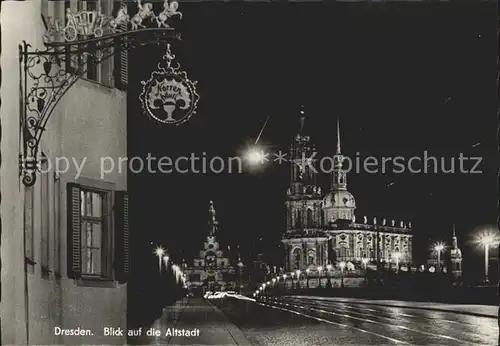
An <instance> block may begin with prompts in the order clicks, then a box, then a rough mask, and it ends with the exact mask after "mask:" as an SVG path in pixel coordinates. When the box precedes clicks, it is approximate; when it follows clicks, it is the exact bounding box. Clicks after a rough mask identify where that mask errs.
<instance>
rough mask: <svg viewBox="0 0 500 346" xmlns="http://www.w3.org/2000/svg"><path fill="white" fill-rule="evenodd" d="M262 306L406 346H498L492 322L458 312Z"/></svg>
mask: <svg viewBox="0 0 500 346" xmlns="http://www.w3.org/2000/svg"><path fill="white" fill-rule="evenodd" d="M264 303H266V306H269V305H270V306H274V307H276V308H282V309H285V310H289V311H294V312H298V313H300V314H302V315H304V316H309V317H310V318H320V319H321V320H322V321H323V320H326V321H329V322H330V324H339V325H349V326H351V327H355V328H358V329H360V330H365V331H367V332H372V333H375V334H377V335H383V336H385V337H389V338H391V339H394V340H398V341H401V342H405V343H408V344H427V345H457V344H460V345H493V344H497V342H498V341H497V340H498V334H497V333H498V328H497V327H496V319H493V318H486V317H476V316H469V315H466V314H461V313H458V312H436V311H433V310H425V309H417V310H416V309H413V310H412V307H411V305H410V306H398V307H389V306H377V307H376V308H373V307H370V308H368V307H365V305H363V304H356V303H355V302H352V303H351V302H347V301H342V302H338V301H331V300H327V299H321V297H318V299H316V298H315V297H281V298H280V299H277V298H268V300H267V301H265V302H264ZM405 310H410V311H405ZM403 311H404V312H403ZM407 312H409V313H407ZM311 316H312V317H311ZM370 325H372V326H373V327H370ZM459 326H460V327H459Z"/></svg>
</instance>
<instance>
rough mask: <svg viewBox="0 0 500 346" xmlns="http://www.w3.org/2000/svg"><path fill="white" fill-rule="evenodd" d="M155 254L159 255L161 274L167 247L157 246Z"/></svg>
mask: <svg viewBox="0 0 500 346" xmlns="http://www.w3.org/2000/svg"><path fill="white" fill-rule="evenodd" d="M154 254H155V255H156V256H157V257H158V266H159V270H160V274H161V261H162V260H163V255H164V254H165V249H164V248H163V247H161V246H159V247H157V248H156V249H155V251H154Z"/></svg>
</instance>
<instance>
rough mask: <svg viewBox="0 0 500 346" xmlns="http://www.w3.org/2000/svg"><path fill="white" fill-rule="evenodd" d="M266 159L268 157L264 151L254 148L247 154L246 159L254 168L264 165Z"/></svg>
mask: <svg viewBox="0 0 500 346" xmlns="http://www.w3.org/2000/svg"><path fill="white" fill-rule="evenodd" d="M266 157H267V155H266V154H265V153H264V150H261V149H259V148H252V149H250V150H249V151H248V152H247V154H246V159H247V161H248V163H249V164H250V165H252V166H256V165H259V164H263V163H264V162H265V161H266Z"/></svg>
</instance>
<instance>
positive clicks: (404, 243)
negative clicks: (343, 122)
mask: <svg viewBox="0 0 500 346" xmlns="http://www.w3.org/2000/svg"><path fill="white" fill-rule="evenodd" d="M301 113H302V118H301V130H300V131H299V133H298V134H297V135H296V137H295V139H294V141H293V143H292V145H291V147H290V172H291V174H290V187H289V188H288V191H287V200H286V202H285V208H286V232H285V234H284V236H283V239H282V242H283V243H284V245H285V270H286V271H293V270H307V269H309V270H314V269H317V268H318V267H322V268H326V266H327V265H329V264H331V265H334V264H339V263H341V262H343V263H344V264H345V265H346V268H347V269H354V268H359V267H362V266H364V267H367V266H373V264H377V265H383V266H386V267H391V266H392V267H394V266H399V265H403V264H409V263H411V261H412V237H413V235H412V231H411V225H410V224H406V223H404V222H403V221H400V222H399V224H397V225H396V221H394V220H392V221H391V223H390V224H387V222H386V220H385V219H382V220H381V221H382V222H380V223H379V222H378V221H377V219H376V218H374V219H373V222H372V220H370V221H369V220H368V219H367V217H363V222H356V215H355V211H356V200H355V198H354V196H353V195H352V194H351V193H350V192H349V191H348V190H347V171H346V170H344V168H343V163H344V161H345V159H346V158H345V156H343V155H342V153H341V142H340V126H339V124H338V122H337V150H336V154H335V155H334V156H333V172H332V174H331V186H330V188H329V190H328V191H326V193H323V191H322V189H321V187H320V186H319V185H318V183H317V182H318V177H317V174H318V173H316V172H319V170H318V169H317V166H315V165H316V163H317V162H316V160H314V159H309V158H311V157H315V155H313V153H314V152H315V148H314V144H313V143H312V142H311V138H310V137H309V136H306V135H304V134H303V133H302V132H303V128H304V121H305V117H304V114H303V111H301ZM312 167H316V169H313V168H312ZM391 264H392V265H391Z"/></svg>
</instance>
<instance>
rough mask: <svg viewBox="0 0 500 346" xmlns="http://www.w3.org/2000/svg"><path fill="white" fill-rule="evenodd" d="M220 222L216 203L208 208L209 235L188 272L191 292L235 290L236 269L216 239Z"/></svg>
mask: <svg viewBox="0 0 500 346" xmlns="http://www.w3.org/2000/svg"><path fill="white" fill-rule="evenodd" d="M218 226H219V222H218V221H217V216H216V212H215V207H214V203H213V202H212V201H210V202H209V206H208V227H207V231H208V235H207V238H206V240H205V242H204V245H203V249H202V250H201V251H200V255H199V257H198V258H195V259H194V260H193V264H192V265H191V266H189V267H188V268H187V270H186V272H187V276H188V280H187V281H188V282H187V285H188V289H190V290H191V291H196V290H199V291H200V292H201V291H212V292H215V291H221V290H233V289H235V285H236V282H235V274H236V268H235V267H234V266H232V265H231V263H230V259H229V258H227V257H225V254H224V252H223V251H222V250H221V247H220V244H219V242H218V241H217V239H216V236H217V230H218Z"/></svg>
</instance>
